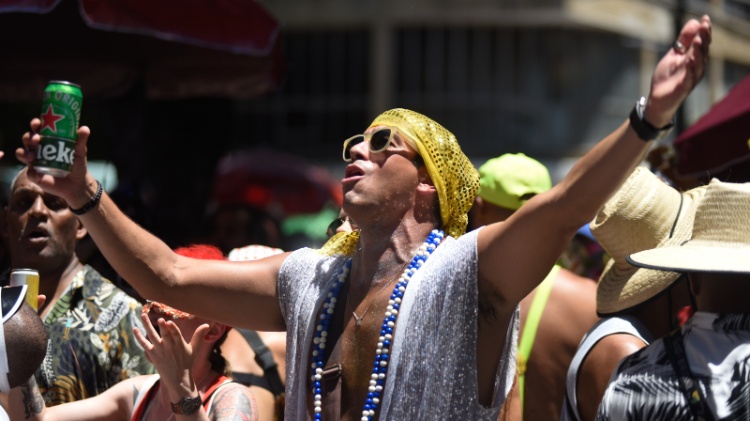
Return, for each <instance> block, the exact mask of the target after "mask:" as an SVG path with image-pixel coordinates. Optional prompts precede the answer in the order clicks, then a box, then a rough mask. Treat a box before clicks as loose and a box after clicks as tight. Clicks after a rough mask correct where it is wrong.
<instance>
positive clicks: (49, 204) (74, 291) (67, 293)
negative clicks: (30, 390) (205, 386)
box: [3, 169, 153, 405]
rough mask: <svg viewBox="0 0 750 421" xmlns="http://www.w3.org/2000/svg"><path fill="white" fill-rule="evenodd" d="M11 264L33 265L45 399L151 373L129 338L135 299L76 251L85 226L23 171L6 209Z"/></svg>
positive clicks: (80, 394) (135, 322)
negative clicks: (40, 299)
mask: <svg viewBox="0 0 750 421" xmlns="http://www.w3.org/2000/svg"><path fill="white" fill-rule="evenodd" d="M3 228H4V233H5V234H6V235H7V237H8V247H9V250H10V254H11V263H12V267H13V268H32V269H36V270H38V271H39V276H40V284H39V293H40V294H44V295H46V296H47V301H46V303H45V304H44V306H43V307H41V308H40V315H41V316H42V318H43V319H44V324H45V327H46V328H47V332H48V334H49V338H50V340H49V345H48V349H47V355H46V357H45V360H44V363H43V364H42V366H41V367H40V369H39V370H38V371H37V372H36V380H37V383H38V384H39V386H40V389H41V390H42V393H43V395H44V398H45V400H46V402H47V405H56V404H59V403H63V402H70V401H75V400H79V399H84V398H87V397H90V396H94V395H97V394H99V393H101V392H103V391H104V390H106V389H108V388H109V387H111V386H112V385H114V384H115V383H117V382H119V381H120V380H123V379H126V378H129V377H132V376H136V375H139V374H146V373H152V372H153V367H152V365H151V363H149V362H148V361H147V360H146V357H145V355H144V352H143V349H142V348H141V347H140V345H139V344H138V342H137V341H136V340H135V337H134V336H133V328H134V327H141V322H140V313H141V305H140V304H139V303H138V301H136V300H135V299H134V298H132V297H130V296H129V295H127V294H125V293H124V292H123V291H121V290H120V289H119V288H117V287H116V286H115V285H113V284H112V283H111V282H109V281H108V280H106V279H104V278H102V276H101V275H100V274H99V273H97V272H96V271H95V270H94V269H93V268H91V267H90V266H87V265H84V264H83V263H81V262H80V261H79V260H78V257H77V256H76V254H75V249H76V244H77V243H78V241H80V240H81V239H82V238H83V237H85V236H86V234H87V232H86V229H85V228H84V227H83V226H82V224H81V223H80V222H79V221H78V218H77V217H76V215H75V214H74V213H73V212H72V211H71V209H70V208H69V207H68V204H67V203H66V202H65V200H64V199H62V198H60V197H58V196H54V195H51V194H49V193H45V192H44V191H43V190H42V189H41V188H40V187H39V186H38V185H37V184H36V183H34V182H32V181H31V180H29V178H28V177H27V175H26V170H25V169H24V170H21V171H20V172H19V174H18V175H17V176H16V178H15V179H14V180H13V183H12V185H11V190H10V199H9V203H8V206H7V207H6V209H5V221H4V227H3Z"/></svg>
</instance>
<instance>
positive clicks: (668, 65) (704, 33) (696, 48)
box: [644, 15, 711, 127]
mask: <svg viewBox="0 0 750 421" xmlns="http://www.w3.org/2000/svg"><path fill="white" fill-rule="evenodd" d="M710 44H711V19H710V18H709V17H708V16H706V15H704V16H703V17H702V18H701V19H700V21H698V20H696V19H691V20H689V21H688V22H687V23H685V25H684V26H683V27H682V30H681V31H680V35H679V36H678V37H677V40H676V41H675V43H674V45H673V47H672V48H670V49H669V51H668V52H667V54H666V55H665V56H664V57H663V58H662V59H661V60H660V61H659V64H657V66H656V70H655V71H654V74H653V76H652V78H651V93H650V96H649V101H648V104H647V105H646V109H645V111H644V116H645V119H646V121H648V122H649V123H651V124H652V125H653V126H655V127H664V126H666V125H667V124H668V123H669V121H670V120H671V119H672V116H673V115H674V113H675V112H676V111H677V108H679V106H680V104H682V102H683V101H684V100H685V98H687V96H688V94H690V92H691V91H692V90H693V88H695V86H696V85H697V84H698V82H700V80H701V79H702V78H703V75H704V74H705V71H706V64H708V51H709V45H710Z"/></svg>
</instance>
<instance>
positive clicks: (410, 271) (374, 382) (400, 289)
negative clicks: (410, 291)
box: [312, 230, 445, 421]
mask: <svg viewBox="0 0 750 421" xmlns="http://www.w3.org/2000/svg"><path fill="white" fill-rule="evenodd" d="M444 236H445V233H443V231H440V230H432V232H430V235H429V236H428V237H427V239H426V240H425V242H424V244H422V245H421V246H420V247H419V249H418V250H417V253H416V254H415V255H414V258H413V259H412V260H411V263H409V267H407V268H406V269H405V270H404V273H403V274H402V275H401V277H400V278H399V280H398V282H396V285H395V286H394V287H393V293H392V294H391V297H390V299H389V300H388V307H387V308H386V310H385V318H384V319H383V325H382V326H381V329H380V338H378V346H377V348H376V349H375V364H374V365H373V368H372V374H371V375H370V386H369V388H368V392H367V400H366V401H365V406H364V409H363V410H362V418H361V420H362V421H372V419H373V417H374V416H375V411H376V410H377V408H378V404H380V398H381V397H382V394H383V388H384V387H385V376H386V373H387V372H388V359H389V351H390V347H391V344H392V342H393V329H394V327H395V326H396V319H398V312H399V309H400V308H401V299H402V298H403V297H404V292H405V291H406V286H407V285H408V284H409V281H410V280H411V277H412V276H414V274H415V273H416V272H417V270H419V268H420V267H422V265H423V264H424V262H426V261H427V258H428V257H430V255H431V254H432V252H434V251H435V248H437V246H438V245H439V244H440V242H441V241H443V237H444ZM351 267H352V259H349V261H347V262H346V264H344V267H343V268H341V272H340V273H339V274H338V276H337V278H336V282H334V284H333V286H332V287H331V289H330V290H329V291H328V295H327V296H326V300H325V302H324V303H323V310H322V311H321V314H320V319H319V320H320V321H319V322H318V326H317V328H316V329H315V337H314V338H313V351H312V360H313V362H312V388H313V395H314V397H313V405H314V408H313V410H314V412H315V414H314V417H315V418H314V419H315V420H322V419H323V414H322V412H323V397H322V396H323V395H322V393H323V392H322V384H321V381H322V379H323V356H324V354H325V348H326V339H327V337H328V326H329V325H330V323H331V318H332V317H333V311H334V309H335V308H336V301H337V300H338V296H339V292H341V288H342V287H343V286H344V283H345V282H346V280H347V279H349V270H350V269H351Z"/></svg>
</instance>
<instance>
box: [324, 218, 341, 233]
mask: <svg viewBox="0 0 750 421" xmlns="http://www.w3.org/2000/svg"><path fill="white" fill-rule="evenodd" d="M343 224H344V218H336V219H334V220H333V222H331V223H330V224H329V225H328V229H327V230H326V234H327V235H328V237H333V236H334V234H336V230H337V229H339V227H340V226H341V225H343Z"/></svg>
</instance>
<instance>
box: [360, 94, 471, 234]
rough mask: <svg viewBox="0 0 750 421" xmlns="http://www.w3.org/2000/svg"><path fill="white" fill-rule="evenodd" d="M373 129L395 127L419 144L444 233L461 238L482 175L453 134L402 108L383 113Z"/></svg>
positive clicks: (375, 121)
mask: <svg viewBox="0 0 750 421" xmlns="http://www.w3.org/2000/svg"><path fill="white" fill-rule="evenodd" d="M374 126H390V127H395V128H397V129H398V130H399V131H400V132H402V133H404V134H406V135H407V136H409V137H411V138H412V140H414V141H415V142H416V143H417V149H418V150H417V152H419V155H420V156H421V157H422V159H423V160H424V162H425V165H426V167H427V172H428V173H429V174H430V178H431V179H432V182H433V184H434V185H435V188H436V189H437V193H438V199H439V201H440V217H441V219H442V222H443V230H445V232H446V234H448V235H450V236H452V237H454V238H458V237H460V236H462V235H463V234H464V233H465V232H466V224H467V223H468V212H469V209H471V206H472V204H473V203H474V198H475V197H476V195H477V190H478V189H479V173H478V172H477V170H476V168H474V165H472V163H471V161H469V158H468V157H466V155H464V153H463V152H462V151H461V147H460V146H459V145H458V141H457V140H456V137H455V136H454V135H453V133H451V132H450V131H448V130H447V129H446V128H444V127H443V126H441V125H440V124H438V123H437V122H435V121H433V120H432V119H430V118H429V117H426V116H424V115H422V114H419V113H416V112H414V111H410V110H406V109H403V108H396V109H393V110H388V111H386V112H384V113H383V114H380V115H379V116H377V117H376V118H375V120H374V121H373V122H372V123H371V124H370V127H374Z"/></svg>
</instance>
